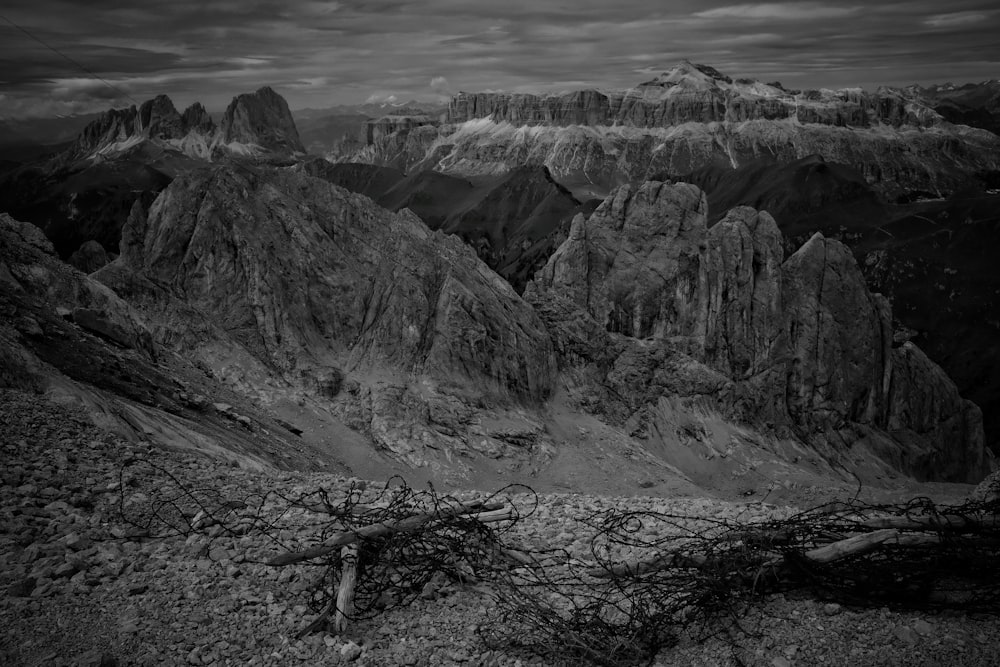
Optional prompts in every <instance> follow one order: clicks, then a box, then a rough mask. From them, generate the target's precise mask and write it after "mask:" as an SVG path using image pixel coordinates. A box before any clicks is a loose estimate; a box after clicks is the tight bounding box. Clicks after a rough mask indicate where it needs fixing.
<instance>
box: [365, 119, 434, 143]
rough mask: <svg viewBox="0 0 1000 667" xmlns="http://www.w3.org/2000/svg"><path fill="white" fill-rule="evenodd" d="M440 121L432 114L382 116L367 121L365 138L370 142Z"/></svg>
mask: <svg viewBox="0 0 1000 667" xmlns="http://www.w3.org/2000/svg"><path fill="white" fill-rule="evenodd" d="M437 125H438V121H437V120H434V119H432V118H431V117H430V116H424V115H418V116H397V115H391V116H381V117H379V118H375V119H373V120H369V121H368V122H367V123H365V139H366V142H367V143H368V144H374V143H376V142H378V141H381V140H382V138H383V137H387V136H389V135H390V134H393V133H395V132H408V131H410V130H412V129H413V128H415V127H424V126H431V127H437Z"/></svg>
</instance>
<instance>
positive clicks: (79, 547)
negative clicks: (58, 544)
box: [63, 533, 90, 551]
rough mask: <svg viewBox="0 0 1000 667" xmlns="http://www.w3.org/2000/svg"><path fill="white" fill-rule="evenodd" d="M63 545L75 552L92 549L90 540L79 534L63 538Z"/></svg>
mask: <svg viewBox="0 0 1000 667" xmlns="http://www.w3.org/2000/svg"><path fill="white" fill-rule="evenodd" d="M63 543H65V545H66V546H67V547H69V548H70V549H72V550H73V551H83V550H84V549H87V548H89V547H90V540H89V539H88V538H86V537H84V536H81V535H80V534H79V533H70V534H69V535H67V536H66V537H64V538H63Z"/></svg>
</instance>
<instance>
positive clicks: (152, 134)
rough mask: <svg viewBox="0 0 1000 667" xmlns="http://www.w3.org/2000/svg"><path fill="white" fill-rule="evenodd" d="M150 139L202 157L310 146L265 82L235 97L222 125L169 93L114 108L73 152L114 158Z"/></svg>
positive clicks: (79, 155)
mask: <svg viewBox="0 0 1000 667" xmlns="http://www.w3.org/2000/svg"><path fill="white" fill-rule="evenodd" d="M146 141H149V142H153V143H154V144H156V145H158V146H161V147H164V148H169V149H173V150H175V151H178V152H180V153H183V154H185V155H187V156H189V157H193V158H197V159H202V160H207V159H211V156H212V154H213V152H214V153H215V154H216V155H225V154H231V153H236V154H241V155H243V154H247V153H251V154H253V153H261V152H268V153H272V154H277V155H291V154H294V153H296V152H298V153H302V152H304V151H305V149H304V148H303V147H302V142H301V141H299V137H298V133H297V131H296V129H295V122H294V121H293V120H292V115H291V112H290V111H289V110H288V104H287V103H286V102H285V100H284V98H282V97H281V96H280V95H278V94H277V93H275V92H274V91H273V90H271V89H270V88H266V87H265V88H261V89H260V90H258V91H256V92H254V93H249V94H244V95H239V96H237V97H235V98H234V99H233V101H232V102H231V103H230V105H229V107H228V108H227V109H226V112H225V113H224V114H223V117H222V121H221V124H220V126H218V127H216V125H215V122H214V121H213V120H212V117H211V115H209V113H208V112H207V111H206V110H205V107H203V106H202V105H201V104H200V103H198V102H195V103H194V104H192V105H191V106H190V107H188V108H187V109H185V110H184V112H183V113H178V111H177V109H176V108H174V104H173V102H172V101H171V100H170V98H169V97H167V96H166V95H158V96H157V97H155V98H153V99H151V100H148V101H146V102H144V103H143V104H141V105H140V106H139V108H138V109H137V108H136V107H134V106H132V107H129V108H127V109H112V110H110V111H108V112H106V113H104V114H103V115H102V116H101V117H100V118H98V119H97V120H95V121H94V122H92V123H91V124H90V125H88V126H87V127H86V128H84V130H83V132H82V133H81V134H80V136H79V137H78V138H77V140H76V142H75V143H74V144H73V146H72V147H71V148H70V149H69V150H68V152H67V157H68V158H69V159H79V158H87V157H93V156H95V155H103V156H108V157H113V156H116V155H119V154H121V153H124V152H126V151H128V150H130V149H132V148H134V147H135V146H137V145H139V144H141V143H142V142H146Z"/></svg>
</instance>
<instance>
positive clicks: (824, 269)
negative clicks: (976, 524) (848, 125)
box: [525, 182, 990, 481]
mask: <svg viewBox="0 0 1000 667" xmlns="http://www.w3.org/2000/svg"><path fill="white" fill-rule="evenodd" d="M781 246H782V240H781V235H780V232H779V231H778V228H777V225H776V224H775V222H774V220H773V219H771V217H770V216H769V215H767V214H766V213H762V212H761V213H758V212H757V211H754V210H752V209H749V208H738V209H734V210H733V211H731V212H730V214H729V215H728V216H727V217H726V218H725V219H724V220H723V221H722V222H720V223H719V224H717V225H715V226H714V227H712V229H711V230H709V229H708V228H707V205H706V201H705V197H704V195H703V194H702V193H701V191H700V190H698V189H697V188H696V187H694V186H692V185H688V184H683V183H681V184H676V185H670V184H665V183H659V182H646V183H643V184H642V185H641V186H638V187H632V186H624V187H622V188H620V189H618V190H616V191H615V192H614V193H612V195H611V196H609V197H608V199H606V200H605V202H604V204H602V205H601V207H599V208H598V210H597V211H596V212H595V213H594V214H593V216H591V218H590V219H584V218H583V217H582V216H580V217H578V218H577V219H576V220H575V221H574V223H573V228H572V230H571V232H570V236H569V238H568V239H567V240H566V242H565V243H563V245H562V246H560V248H559V249H558V250H557V251H556V253H555V254H553V256H552V257H551V258H550V260H549V262H548V264H547V265H546V266H545V267H544V268H543V269H542V270H541V271H540V272H539V273H538V274H537V275H536V280H535V281H534V282H533V283H531V284H529V286H528V289H527V290H526V293H525V295H526V298H527V300H528V301H529V303H532V304H534V305H535V306H536V307H537V308H538V310H539V312H540V313H541V314H542V316H543V319H545V320H546V323H547V324H548V325H549V326H550V328H551V329H552V330H553V332H555V333H554V334H553V335H554V338H555V340H556V341H557V343H556V344H557V349H558V350H559V352H560V358H561V362H562V366H563V369H564V371H565V370H569V369H575V370H572V375H573V376H574V377H577V378H581V377H583V378H586V380H585V381H584V384H585V385H587V384H588V383H589V389H587V390H586V391H584V392H583V395H585V396H587V397H588V398H587V399H586V400H587V401H589V402H590V404H591V405H592V406H597V409H598V410H599V411H602V412H604V413H605V414H606V415H608V416H609V417H610V418H612V419H616V420H619V421H622V422H623V423H628V422H629V421H630V420H631V421H632V422H634V423H636V424H640V426H637V427H636V428H637V429H638V430H639V431H640V432H643V433H647V434H653V435H649V437H651V438H654V439H655V433H657V432H658V431H657V429H658V428H660V426H662V425H659V426H658V425H657V423H656V416H655V415H656V414H658V413H657V410H656V405H657V404H658V402H659V401H661V400H662V399H676V398H678V397H680V398H688V399H696V400H703V399H705V398H706V397H707V398H709V399H710V400H711V402H712V403H713V405H715V406H716V407H718V408H719V409H722V410H724V411H726V412H727V414H730V415H731V416H733V417H735V418H737V419H740V420H750V421H754V422H757V423H767V424H770V427H771V428H776V429H777V432H781V431H782V429H789V431H790V432H791V433H794V434H795V436H796V437H797V438H799V439H801V440H802V441H803V442H806V443H808V444H810V445H811V446H812V447H814V449H815V450H816V451H818V452H820V453H821V455H822V456H824V457H826V458H827V459H828V460H829V461H831V462H832V461H836V462H837V464H838V465H846V466H847V467H848V468H851V466H852V465H853V464H852V463H851V459H852V457H854V456H856V455H857V452H858V451H860V450H862V449H863V450H865V451H866V452H868V453H869V454H871V455H872V456H875V457H877V458H879V459H880V460H881V461H882V462H883V463H884V464H887V465H888V466H890V467H893V468H897V469H901V470H904V471H906V472H908V473H910V474H913V475H916V476H917V477H920V478H924V479H944V480H952V481H972V480H977V479H980V478H981V477H982V476H983V475H985V474H986V472H987V471H988V470H989V465H990V464H989V461H990V457H989V455H988V453H987V452H986V450H985V448H984V446H983V435H982V420H981V413H980V411H979V409H978V408H977V407H976V406H975V405H973V404H972V403H970V402H968V401H965V400H963V399H962V398H961V397H960V396H959V394H958V391H957V389H956V388H955V385H954V383H952V382H951V381H950V380H949V379H948V378H947V376H945V374H944V373H943V372H942V371H941V370H940V369H939V368H938V367H937V366H935V365H934V364H933V363H932V362H930V361H929V360H928V359H927V358H926V357H925V356H924V355H923V354H922V353H920V352H919V351H918V350H917V349H916V348H915V347H913V346H912V345H911V344H908V345H907V346H904V347H902V348H898V349H894V348H893V346H892V340H893V338H892V320H891V312H890V308H889V305H888V302H887V301H886V300H885V299H883V298H882V297H881V296H879V295H877V294H875V295H873V294H871V293H869V292H868V290H867V288H866V287H865V281H864V278H863V276H862V274H861V272H860V270H859V269H858V266H857V264H856V262H855V260H854V258H853V256H852V255H851V253H850V251H849V250H848V249H847V247H846V246H844V245H843V244H841V243H839V242H838V241H834V240H830V239H825V238H823V237H822V236H821V235H818V234H817V235H816V236H814V237H813V238H812V239H810V241H809V242H808V243H806V244H805V245H804V246H803V247H802V248H801V249H799V250H798V251H797V252H796V253H794V254H793V255H792V256H791V257H789V258H788V259H787V260H784V261H782V250H781ZM650 415H652V417H650ZM649 419H652V420H653V423H652V424H645V425H642V424H643V422H644V420H649ZM850 452H854V454H851V453H850Z"/></svg>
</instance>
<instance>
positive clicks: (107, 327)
mask: <svg viewBox="0 0 1000 667" xmlns="http://www.w3.org/2000/svg"><path fill="white" fill-rule="evenodd" d="M0 312H2V313H3V314H4V315H3V317H0V390H6V389H16V390H19V391H22V392H27V394H25V400H28V401H30V402H32V403H39V402H44V399H43V398H42V397H41V396H39V394H44V395H45V396H46V397H48V398H49V399H51V400H53V401H55V402H58V403H59V404H60V405H62V406H76V407H79V408H80V414H81V415H84V416H83V417H82V420H83V421H79V420H78V419H77V418H74V420H73V421H72V422H67V423H64V424H62V425H61V426H60V428H66V427H70V428H78V427H80V426H81V425H82V424H83V423H84V422H85V421H88V420H89V421H92V422H93V423H94V424H96V425H97V426H99V427H100V428H101V429H102V430H105V431H112V432H114V433H117V434H118V435H119V436H121V437H123V438H125V439H127V440H128V441H130V442H132V443H140V442H141V443H142V448H143V449H144V450H147V449H148V450H151V451H152V450H155V449H156V448H157V447H162V448H166V449H174V450H178V449H180V450H187V451H189V452H193V451H199V452H201V453H204V454H207V455H208V456H212V457H219V458H222V459H224V460H226V461H228V462H231V463H233V464H235V463H236V461H237V460H238V461H239V462H240V465H241V466H246V467H250V468H257V469H260V468H275V467H277V468H288V467H294V468H296V469H300V470H302V469H315V468H317V467H323V468H326V469H329V470H333V469H337V468H336V467H335V466H336V465H337V461H336V458H335V457H333V456H331V454H330V451H329V448H328V447H321V448H314V447H313V446H312V445H311V444H309V443H307V442H304V441H303V440H302V439H300V438H296V437H295V436H294V435H293V434H292V433H290V432H288V431H287V430H286V429H283V428H282V427H281V426H280V425H279V423H278V422H277V421H276V420H275V419H273V418H271V417H269V416H267V415H266V413H265V412H264V411H263V410H262V409H261V408H260V407H259V406H253V405H252V404H250V403H249V401H247V400H246V398H243V397H240V396H238V395H235V394H234V393H233V392H232V391H231V390H229V389H228V388H227V387H225V386H224V385H222V384H221V383H219V382H217V381H214V380H212V379H211V378H208V377H207V376H206V374H205V371H204V369H203V368H198V367H195V366H194V365H192V364H190V363H189V362H188V360H186V359H184V358H181V357H175V356H173V355H170V354H166V355H164V354H163V348H161V347H160V346H159V345H158V344H157V343H155V342H154V341H153V335H152V333H151V331H150V328H149V327H148V326H147V321H146V320H145V319H144V318H143V317H142V316H141V315H140V314H139V313H138V312H137V310H136V309H135V308H133V307H132V306H131V305H130V304H128V303H126V302H125V301H123V300H122V299H121V298H120V297H119V296H118V295H117V294H116V293H115V292H113V291H112V290H110V289H109V288H108V287H107V286H106V285H104V284H102V283H100V282H98V281H97V280H95V279H94V278H93V277H91V276H87V275H84V274H83V273H81V272H80V271H77V270H76V269H74V268H72V267H71V266H69V265H67V264H65V263H63V262H62V261H60V260H59V258H58V257H57V256H56V255H55V254H54V251H53V247H52V244H51V243H49V242H48V241H47V240H46V239H45V237H44V236H43V235H42V233H41V231H40V230H39V229H38V228H37V227H35V226H34V225H32V224H29V223H23V222H19V221H17V220H14V219H12V218H10V217H9V216H7V215H6V214H2V215H0ZM9 394H10V392H8V391H5V394H4V396H5V397H4V399H0V405H2V406H3V410H2V414H0V417H2V419H0V422H6V423H7V424H10V419H11V418H13V417H14V414H15V413H14V412H12V410H14V409H15V407H14V404H8V403H7V402H5V401H6V400H7V398H6V397H7V396H8V395H9ZM29 394H30V395H29ZM208 396H211V397H212V398H213V400H214V401H216V402H217V404H218V405H222V403H221V401H225V402H226V405H225V409H224V410H223V409H219V408H215V407H212V406H211V403H210V401H209V400H208V398H207V397H208ZM154 446H155V447H154ZM66 451H67V453H68V454H69V455H70V456H72V455H73V452H72V448H70V449H69V450H66Z"/></svg>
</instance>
